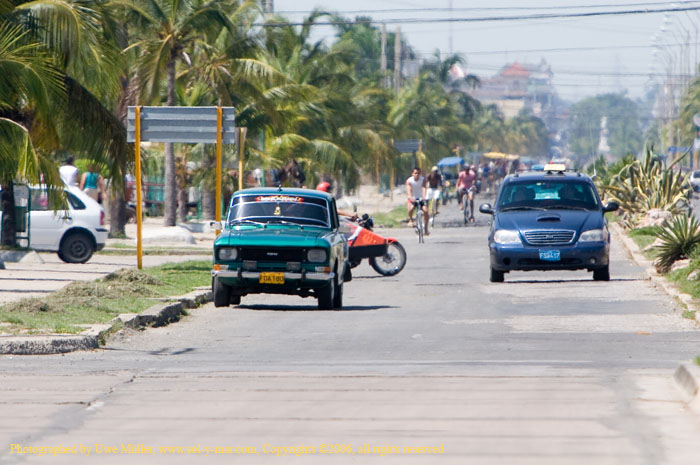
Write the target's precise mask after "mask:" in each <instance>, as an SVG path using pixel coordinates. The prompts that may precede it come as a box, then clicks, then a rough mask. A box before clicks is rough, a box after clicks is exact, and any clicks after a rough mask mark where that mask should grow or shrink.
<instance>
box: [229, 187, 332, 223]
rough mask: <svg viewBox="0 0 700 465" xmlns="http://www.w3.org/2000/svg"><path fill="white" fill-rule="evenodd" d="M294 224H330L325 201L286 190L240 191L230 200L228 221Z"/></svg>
mask: <svg viewBox="0 0 700 465" xmlns="http://www.w3.org/2000/svg"><path fill="white" fill-rule="evenodd" d="M236 223H243V224H254V223H260V224H263V225H266V224H298V225H311V226H323V227H330V215H329V213H328V201H327V200H325V199H322V198H319V197H306V196H301V195H287V194H253V195H241V196H237V197H234V198H233V199H232V200H231V208H230V209H229V214H228V224H229V225H235V224H236Z"/></svg>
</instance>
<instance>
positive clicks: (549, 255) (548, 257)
mask: <svg viewBox="0 0 700 465" xmlns="http://www.w3.org/2000/svg"><path fill="white" fill-rule="evenodd" d="M540 260H544V261H546V262H558V261H560V260H561V253H560V252H559V251H558V250H540Z"/></svg>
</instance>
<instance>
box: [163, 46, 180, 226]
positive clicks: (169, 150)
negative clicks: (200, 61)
mask: <svg viewBox="0 0 700 465" xmlns="http://www.w3.org/2000/svg"><path fill="white" fill-rule="evenodd" d="M167 104H168V106H173V105H175V58H174V57H171V58H170V61H169V62H168V100H167ZM176 196H177V180H176V179H175V153H174V149H173V144H172V143H167V144H165V186H164V192H163V200H164V202H165V203H164V205H163V207H164V211H165V215H164V217H163V224H164V225H165V226H175V218H176V215H177V197H176Z"/></svg>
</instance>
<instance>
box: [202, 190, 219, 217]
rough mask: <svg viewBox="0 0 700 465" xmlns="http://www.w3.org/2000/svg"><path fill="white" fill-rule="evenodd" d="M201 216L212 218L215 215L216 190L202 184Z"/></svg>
mask: <svg viewBox="0 0 700 465" xmlns="http://www.w3.org/2000/svg"><path fill="white" fill-rule="evenodd" d="M202 216H203V217H204V219H205V220H214V219H215V218H214V216H216V192H214V191H213V190H211V189H208V188H206V185H204V186H202Z"/></svg>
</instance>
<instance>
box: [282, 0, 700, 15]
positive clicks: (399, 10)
mask: <svg viewBox="0 0 700 465" xmlns="http://www.w3.org/2000/svg"><path fill="white" fill-rule="evenodd" d="M689 3H700V2H684V5H687V4H689ZM658 5H668V2H646V3H613V4H605V3H603V4H593V5H558V6H519V7H471V8H422V7H421V8H391V9H373V10H368V9H365V10H340V11H333V13H334V14H360V15H361V14H375V13H416V12H427V11H434V12H449V11H465V12H466V11H513V10H519V11H542V10H545V11H552V10H576V9H583V8H622V7H638V6H658ZM315 11H317V10H286V11H277V12H276V13H278V14H310V13H314V12H315Z"/></svg>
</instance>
